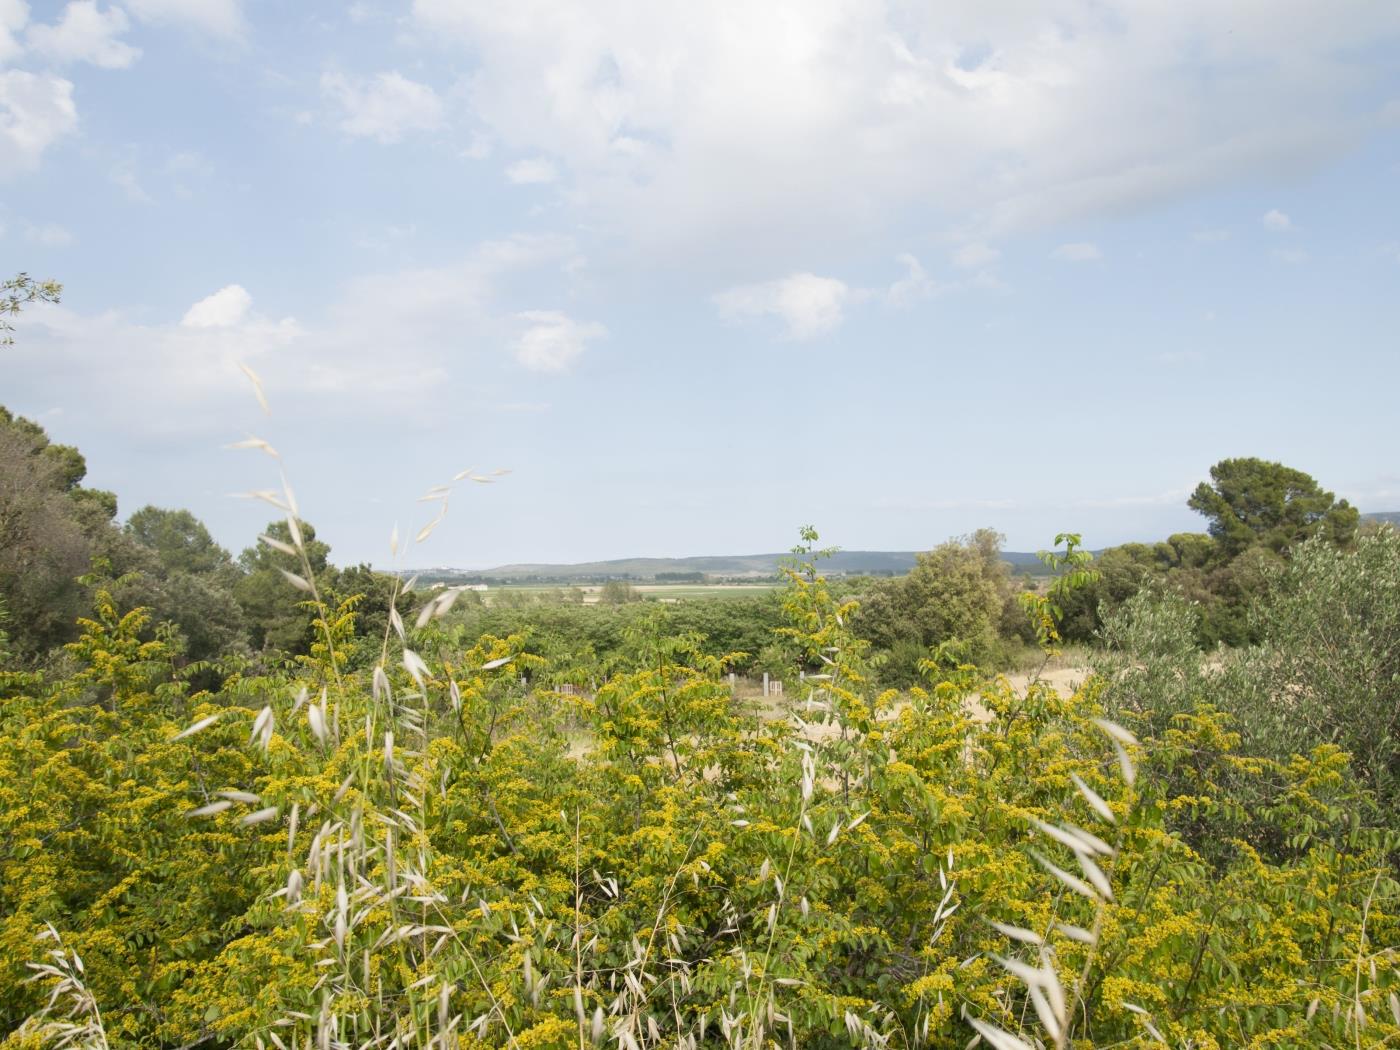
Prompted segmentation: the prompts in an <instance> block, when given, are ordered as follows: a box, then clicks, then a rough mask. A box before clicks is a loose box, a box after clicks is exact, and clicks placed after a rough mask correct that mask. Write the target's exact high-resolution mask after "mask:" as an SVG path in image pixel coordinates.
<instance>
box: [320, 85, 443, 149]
mask: <svg viewBox="0 0 1400 1050" xmlns="http://www.w3.org/2000/svg"><path fill="white" fill-rule="evenodd" d="M321 94H322V96H324V97H325V98H327V99H329V100H330V101H332V102H333V103H335V104H336V106H338V107H339V108H340V110H341V111H342V117H341V120H340V129H341V130H342V131H344V132H345V133H346V134H347V135H353V136H355V137H357V138H372V139H374V140H375V141H377V142H381V143H384V144H388V143H391V142H398V141H399V140H400V139H402V138H403V137H404V136H405V135H407V134H411V133H413V132H422V131H436V130H437V129H438V128H441V127H442V126H443V124H444V122H445V121H444V115H445V108H444V106H443V103H442V99H441V98H439V97H438V94H437V92H436V91H434V90H433V89H432V88H431V87H429V86H428V85H427V84H420V83H418V82H417V81H415V80H409V79H408V78H407V77H405V76H403V75H402V74H400V73H397V72H393V73H379V74H377V75H375V76H374V77H371V78H369V79H368V80H358V81H352V80H350V79H349V78H347V77H345V76H344V75H342V74H340V73H324V74H322V76H321Z"/></svg>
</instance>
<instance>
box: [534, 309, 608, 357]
mask: <svg viewBox="0 0 1400 1050" xmlns="http://www.w3.org/2000/svg"><path fill="white" fill-rule="evenodd" d="M516 317H517V318H518V319H519V320H521V321H525V322H528V324H529V327H528V328H526V329H525V331H524V332H523V333H521V335H520V338H519V339H517V340H516V343H515V359H516V360H517V361H519V362H520V363H521V364H522V365H524V366H525V367H526V368H528V369H529V370H530V371H532V372H562V371H564V369H566V368H568V367H569V366H570V365H571V364H573V363H574V360H575V359H576V358H577V357H578V356H579V355H580V354H582V353H583V352H584V350H585V349H587V347H588V344H589V342H590V341H591V340H594V339H601V338H602V337H603V336H605V335H607V333H608V330H607V329H606V328H604V327H603V326H602V325H600V324H597V323H595V322H582V321H575V320H574V319H573V318H571V317H569V316H567V315H566V314H562V313H559V312H558V311H555V310H527V311H525V312H524V313H520V314H517V315H516Z"/></svg>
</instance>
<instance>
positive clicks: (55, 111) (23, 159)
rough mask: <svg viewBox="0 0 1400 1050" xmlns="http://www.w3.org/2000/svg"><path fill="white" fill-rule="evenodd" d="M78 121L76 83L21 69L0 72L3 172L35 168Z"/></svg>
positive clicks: (0, 169) (0, 167) (0, 162)
mask: <svg viewBox="0 0 1400 1050" xmlns="http://www.w3.org/2000/svg"><path fill="white" fill-rule="evenodd" d="M77 123H78V110H77V108H76V107H75V106H74V105H73V84H72V82H71V81H68V80H64V79H63V78H62V77H56V76H53V75H51V74H48V73H45V74H37V73H29V72H26V71H25V70H22V69H9V70H5V71H3V72H0V175H4V174H8V173H10V172H15V171H28V170H32V169H34V168H35V167H37V166H38V164H39V158H40V157H42V156H43V154H44V151H45V150H46V149H48V148H49V147H50V146H51V145H53V143H54V142H56V141H57V140H58V139H60V138H62V137H63V136H64V135H66V134H68V133H69V132H70V131H72V130H73V129H74V128H75V127H76V126H77Z"/></svg>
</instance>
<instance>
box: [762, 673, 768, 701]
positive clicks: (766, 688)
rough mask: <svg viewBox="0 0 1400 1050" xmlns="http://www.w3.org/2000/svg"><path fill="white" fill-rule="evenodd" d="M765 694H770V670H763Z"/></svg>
mask: <svg viewBox="0 0 1400 1050" xmlns="http://www.w3.org/2000/svg"><path fill="white" fill-rule="evenodd" d="M763 695H764V696H767V695H768V672H767V671H764V672H763Z"/></svg>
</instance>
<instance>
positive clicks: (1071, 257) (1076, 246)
mask: <svg viewBox="0 0 1400 1050" xmlns="http://www.w3.org/2000/svg"><path fill="white" fill-rule="evenodd" d="M1050 258H1052V259H1057V260H1059V261H1060V262H1072V263H1081V262H1095V261H1097V260H1099V259H1102V258H1103V253H1102V252H1100V251H1099V246H1098V245H1097V244H1091V243H1090V242H1088V241H1075V242H1073V243H1071V244H1062V245H1060V246H1059V247H1058V248H1056V249H1055V250H1054V251H1052V252H1051V253H1050Z"/></svg>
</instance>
